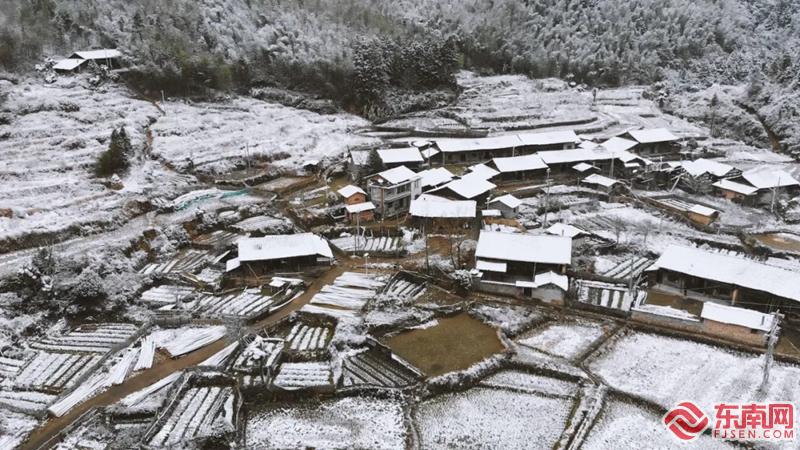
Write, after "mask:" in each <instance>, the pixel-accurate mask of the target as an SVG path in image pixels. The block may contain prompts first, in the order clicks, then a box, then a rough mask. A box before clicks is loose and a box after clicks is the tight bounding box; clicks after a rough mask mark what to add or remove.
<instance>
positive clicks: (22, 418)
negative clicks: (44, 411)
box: [0, 409, 39, 449]
mask: <svg viewBox="0 0 800 450" xmlns="http://www.w3.org/2000/svg"><path fill="white" fill-rule="evenodd" d="M0 417H3V422H4V423H5V426H4V427H2V428H0V448H3V449H6V448H7V449H12V448H16V447H17V446H18V445H19V444H21V443H22V441H24V440H25V437H26V436H27V435H28V433H30V432H31V430H33V429H34V428H36V426H37V425H38V423H39V421H38V420H36V419H35V418H33V417H32V416H29V415H27V414H22V413H18V412H14V411H9V410H7V409H0Z"/></svg>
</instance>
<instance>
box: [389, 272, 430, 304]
mask: <svg viewBox="0 0 800 450" xmlns="http://www.w3.org/2000/svg"><path fill="white" fill-rule="evenodd" d="M424 292H425V285H424V284H421V283H417V282H415V281H411V280H409V279H406V278H404V277H403V276H402V275H400V274H397V275H395V276H393V277H392V278H391V280H389V283H388V284H387V285H386V286H384V288H383V289H382V290H381V295H383V296H389V297H393V298H399V299H403V300H414V299H416V298H417V297H419V296H420V295H422V294H423V293H424Z"/></svg>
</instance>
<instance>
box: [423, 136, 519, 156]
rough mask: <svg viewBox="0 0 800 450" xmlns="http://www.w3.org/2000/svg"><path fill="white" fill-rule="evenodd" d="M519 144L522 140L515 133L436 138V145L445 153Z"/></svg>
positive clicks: (494, 148) (499, 147) (493, 148)
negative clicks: (476, 136)
mask: <svg viewBox="0 0 800 450" xmlns="http://www.w3.org/2000/svg"><path fill="white" fill-rule="evenodd" d="M520 145H522V141H520V140H519V137H518V136H517V135H516V134H510V135H506V136H492V137H484V138H449V139H437V140H436V146H437V147H439V150H441V151H443V152H445V153H452V152H468V151H475V150H498V149H501V148H512V147H519V146H520Z"/></svg>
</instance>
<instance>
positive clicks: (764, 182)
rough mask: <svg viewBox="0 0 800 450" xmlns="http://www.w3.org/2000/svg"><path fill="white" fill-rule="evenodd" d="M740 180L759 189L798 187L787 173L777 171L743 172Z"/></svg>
mask: <svg viewBox="0 0 800 450" xmlns="http://www.w3.org/2000/svg"><path fill="white" fill-rule="evenodd" d="M742 178H744V179H745V180H747V182H748V183H750V184H752V185H753V186H755V187H757V188H759V189H772V188H776V187H786V186H797V185H800V182H798V181H797V180H795V179H794V177H793V176H792V175H791V174H790V173H789V172H786V171H784V170H777V169H762V168H755V169H752V170H748V171H747V172H743V173H742Z"/></svg>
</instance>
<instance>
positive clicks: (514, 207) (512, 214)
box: [486, 194, 522, 219]
mask: <svg viewBox="0 0 800 450" xmlns="http://www.w3.org/2000/svg"><path fill="white" fill-rule="evenodd" d="M520 205H522V200H520V199H518V198H516V197H514V196H513V195H511V194H506V195H503V196H501V197H497V198H494V199H492V200H489V201H488V202H487V204H486V206H487V207H489V208H490V209H496V210H498V211H500V214H502V216H503V217H504V218H506V219H514V218H516V217H517V215H518V214H519V207H520Z"/></svg>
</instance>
